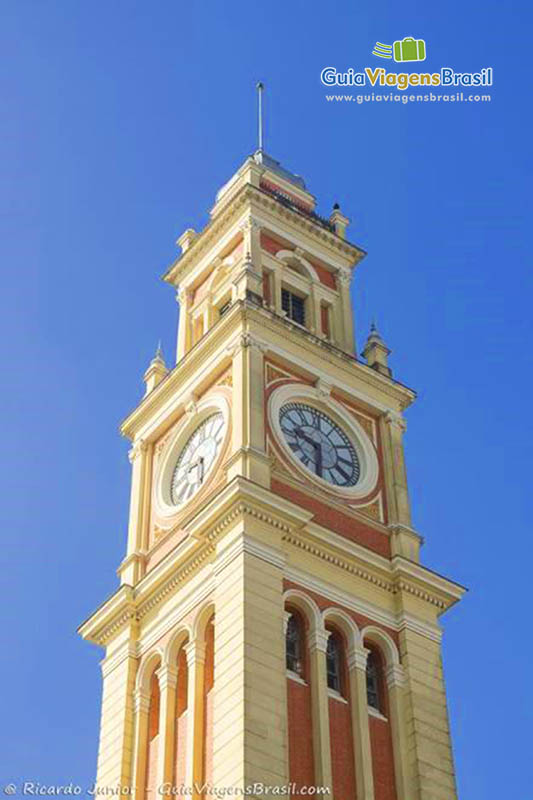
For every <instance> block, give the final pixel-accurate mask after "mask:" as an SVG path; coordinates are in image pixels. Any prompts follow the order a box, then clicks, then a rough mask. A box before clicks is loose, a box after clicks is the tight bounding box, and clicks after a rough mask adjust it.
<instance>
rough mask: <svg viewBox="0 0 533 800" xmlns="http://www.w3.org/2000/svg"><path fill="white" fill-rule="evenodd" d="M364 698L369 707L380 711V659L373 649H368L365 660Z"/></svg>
mask: <svg viewBox="0 0 533 800" xmlns="http://www.w3.org/2000/svg"><path fill="white" fill-rule="evenodd" d="M366 699H367V703H368V705H369V706H370V708H375V709H376V711H381V707H382V698H381V661H380V658H379V656H378V655H377V653H376V652H375V651H374V650H371V651H370V653H369V654H368V658H367V662H366Z"/></svg>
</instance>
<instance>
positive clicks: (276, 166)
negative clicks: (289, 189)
mask: <svg viewBox="0 0 533 800" xmlns="http://www.w3.org/2000/svg"><path fill="white" fill-rule="evenodd" d="M252 158H253V159H254V161H255V162H256V163H257V164H261V166H263V167H265V169H268V170H269V172H273V173H275V174H276V175H279V177H280V178H283V179H284V180H286V181H288V182H289V183H293V184H294V185H295V186H299V187H300V189H304V190H305V188H306V187H305V181H304V179H303V178H301V177H300V175H295V174H294V173H293V172H289V170H288V169H285V167H282V165H281V164H280V162H279V161H276V159H275V158H272V156H269V155H268V153H265V151H264V150H256V152H255V153H254V154H253V156H252Z"/></svg>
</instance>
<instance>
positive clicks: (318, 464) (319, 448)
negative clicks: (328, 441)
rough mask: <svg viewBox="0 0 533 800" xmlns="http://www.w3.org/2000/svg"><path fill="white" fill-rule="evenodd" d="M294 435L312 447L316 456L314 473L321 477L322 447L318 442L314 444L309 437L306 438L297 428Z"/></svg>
mask: <svg viewBox="0 0 533 800" xmlns="http://www.w3.org/2000/svg"><path fill="white" fill-rule="evenodd" d="M296 435H297V436H300V438H301V439H303V440H304V442H307V444H310V445H312V447H314V450H315V454H316V458H315V459H314V463H315V472H316V474H317V475H318V476H319V477H322V445H321V444H320V442H315V440H314V439H311V438H310V437H309V436H307V435H306V434H305V433H304V432H303V430H302V429H301V428H298V430H297V431H296Z"/></svg>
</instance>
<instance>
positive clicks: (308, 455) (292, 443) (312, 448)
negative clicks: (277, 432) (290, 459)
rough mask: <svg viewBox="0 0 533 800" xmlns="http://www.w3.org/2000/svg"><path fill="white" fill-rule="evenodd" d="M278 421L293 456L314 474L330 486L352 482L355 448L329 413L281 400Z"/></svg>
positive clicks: (358, 470) (357, 466)
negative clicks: (282, 403)
mask: <svg viewBox="0 0 533 800" xmlns="http://www.w3.org/2000/svg"><path fill="white" fill-rule="evenodd" d="M279 424H280V427H281V430H282V432H283V436H284V437H285V441H286V442H287V444H288V446H289V448H290V449H291V451H292V453H293V454H294V456H295V457H296V458H298V459H299V460H300V461H301V462H302V464H303V465H304V467H306V468H307V469H308V470H310V471H311V472H312V473H313V474H314V475H317V476H318V477H319V478H322V480H324V481H327V482H328V483H331V484H332V485H333V486H339V487H351V486H355V485H356V483H357V482H358V480H359V476H360V473H361V466H360V463H359V458H358V455H357V451H356V449H355V447H354V445H353V444H352V441H351V439H350V438H349V436H348V435H347V434H346V433H345V431H344V430H343V429H342V428H341V427H340V426H339V425H338V424H337V423H336V422H334V421H333V420H332V419H331V417H329V416H328V415H327V414H325V413H324V412H323V411H319V410H318V409H317V408H314V407H313V406H310V405H307V404H306V403H296V402H295V403H285V405H283V406H282V407H281V408H280V411H279Z"/></svg>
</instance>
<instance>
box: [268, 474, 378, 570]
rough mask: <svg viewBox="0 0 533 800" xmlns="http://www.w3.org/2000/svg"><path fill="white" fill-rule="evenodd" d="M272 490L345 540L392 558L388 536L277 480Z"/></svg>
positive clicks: (273, 480)
mask: <svg viewBox="0 0 533 800" xmlns="http://www.w3.org/2000/svg"><path fill="white" fill-rule="evenodd" d="M271 488H272V491H273V492H275V493H276V494H279V495H281V497H285V498H286V499H287V500H290V501H291V502H293V503H296V504H297V505H299V506H301V507H302V508H306V509H307V510H308V511H311V512H312V513H313V514H314V520H313V521H314V522H316V523H318V525H322V526H323V527H324V528H328V529H329V530H331V531H334V532H335V533H338V534H340V536H343V537H344V538H345V539H349V540H350V541H352V542H357V544H360V545H363V547H368V548H369V550H373V551H374V552H375V553H379V555H381V556H386V557H387V558H390V541H389V537H388V536H387V534H385V533H381V532H380V531H378V530H376V529H375V528H372V527H371V526H370V525H365V523H364V522H361V521H359V520H356V519H353V518H352V517H349V516H347V515H346V514H343V513H342V511H337V510H336V509H334V508H331V506H327V505H326V504H325V503H324V502H322V501H321V500H317V499H316V498H314V497H310V496H309V495H308V494H306V493H305V492H300V491H298V489H295V488H294V487H292V486H287V484H285V483H283V482H282V481H279V480H276V479H275V478H273V479H272V481H271Z"/></svg>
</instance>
